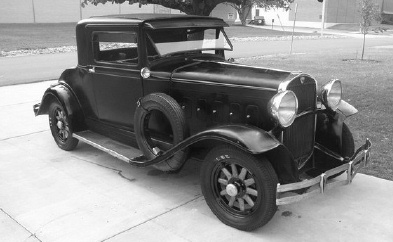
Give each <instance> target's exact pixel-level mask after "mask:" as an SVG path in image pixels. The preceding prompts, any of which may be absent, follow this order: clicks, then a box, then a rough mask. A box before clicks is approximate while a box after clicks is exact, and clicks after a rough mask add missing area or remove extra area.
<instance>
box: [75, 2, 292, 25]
mask: <svg viewBox="0 0 393 242" xmlns="http://www.w3.org/2000/svg"><path fill="white" fill-rule="evenodd" d="M293 1H294V0H273V1H272V0H83V3H82V6H84V5H86V4H89V3H91V4H94V5H98V4H100V3H101V4H105V3H107V2H110V3H124V2H128V3H129V4H134V3H138V4H139V6H141V5H146V4H158V5H161V6H164V7H167V8H172V9H177V10H180V11H182V12H184V13H186V14H193V15H202V16H209V15H210V13H211V12H212V11H213V9H214V8H215V7H216V6H217V5H218V4H220V3H224V2H227V3H230V4H234V5H232V6H242V7H241V9H242V10H241V11H243V12H247V14H241V15H240V14H239V15H240V16H247V15H248V14H249V12H250V10H251V7H252V5H253V4H257V6H261V7H270V6H276V7H281V6H286V5H288V3H291V2H293ZM234 8H235V9H236V7H234ZM236 10H237V9H236ZM238 12H239V10H238ZM243 12H242V13H243ZM242 23H243V22H242Z"/></svg>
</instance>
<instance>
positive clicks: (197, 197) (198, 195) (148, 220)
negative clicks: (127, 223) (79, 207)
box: [101, 194, 202, 242]
mask: <svg viewBox="0 0 393 242" xmlns="http://www.w3.org/2000/svg"><path fill="white" fill-rule="evenodd" d="M201 197H202V194H197V195H196V196H195V197H194V198H193V199H191V200H189V201H187V202H184V203H182V204H180V205H178V206H176V207H174V208H171V209H169V210H168V211H165V212H163V213H160V214H158V215H156V216H154V217H151V218H149V219H147V220H146V221H143V222H141V223H139V224H137V225H134V226H132V227H130V228H128V229H125V230H123V231H120V232H119V233H117V234H114V235H112V236H110V237H108V238H106V239H104V240H102V241H101V242H104V241H107V240H109V239H112V238H114V237H116V236H118V235H120V234H123V233H125V232H127V231H130V230H131V229H134V228H137V227H139V226H141V225H143V224H145V223H147V222H150V221H152V220H154V219H156V218H159V217H161V216H163V215H165V214H167V213H170V212H172V211H173V210H176V209H178V208H180V207H183V206H185V205H187V204H189V203H192V202H194V201H195V200H197V199H199V198H201Z"/></svg>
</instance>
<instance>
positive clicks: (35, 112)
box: [33, 103, 41, 116]
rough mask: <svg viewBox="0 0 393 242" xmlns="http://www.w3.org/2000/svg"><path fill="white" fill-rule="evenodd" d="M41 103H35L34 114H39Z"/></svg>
mask: <svg viewBox="0 0 393 242" xmlns="http://www.w3.org/2000/svg"><path fill="white" fill-rule="evenodd" d="M40 105H41V103H37V104H34V105H33V111H34V115H35V116H37V114H38V110H39V109H40Z"/></svg>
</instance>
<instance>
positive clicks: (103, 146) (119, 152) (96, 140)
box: [73, 130, 146, 166]
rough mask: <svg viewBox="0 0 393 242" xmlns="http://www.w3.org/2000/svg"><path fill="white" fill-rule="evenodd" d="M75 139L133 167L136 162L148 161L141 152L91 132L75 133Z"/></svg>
mask: <svg viewBox="0 0 393 242" xmlns="http://www.w3.org/2000/svg"><path fill="white" fill-rule="evenodd" d="M73 137H74V138H76V139H78V140H80V141H82V142H84V143H86V144H89V145H91V146H93V147H94V148H97V149H99V150H102V151H104V152H105V153H108V154H110V155H111V156H113V157H116V158H118V159H120V160H122V161H125V162H127V163H129V164H131V165H134V163H135V160H139V161H143V160H146V158H144V156H143V154H142V152H141V151H140V150H138V149H136V148H134V147H132V146H128V145H125V144H123V143H120V142H118V141H115V140H113V139H110V138H108V137H106V136H103V135H100V134H97V133H94V132H92V131H90V130H86V131H82V132H77V133H74V134H73ZM138 163H139V162H138ZM141 163H143V162H141ZM136 165H137V164H136ZM137 166H143V165H141V164H139V165H137Z"/></svg>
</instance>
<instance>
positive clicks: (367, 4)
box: [358, 0, 386, 60]
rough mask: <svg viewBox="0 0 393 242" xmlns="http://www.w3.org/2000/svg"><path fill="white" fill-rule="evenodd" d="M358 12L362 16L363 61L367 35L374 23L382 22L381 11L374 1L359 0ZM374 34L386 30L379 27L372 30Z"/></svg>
mask: <svg viewBox="0 0 393 242" xmlns="http://www.w3.org/2000/svg"><path fill="white" fill-rule="evenodd" d="M358 12H359V15H360V22H359V24H360V32H361V33H362V34H363V45H362V58H361V59H362V60H363V57H364V47H365V45H366V35H367V34H368V32H369V30H370V27H371V25H372V23H373V21H381V20H382V16H381V10H380V8H379V6H378V5H377V4H376V3H375V2H374V0H359V2H358ZM372 30H373V31H374V32H383V31H385V30H386V29H384V28H381V27H377V28H373V29H372Z"/></svg>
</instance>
